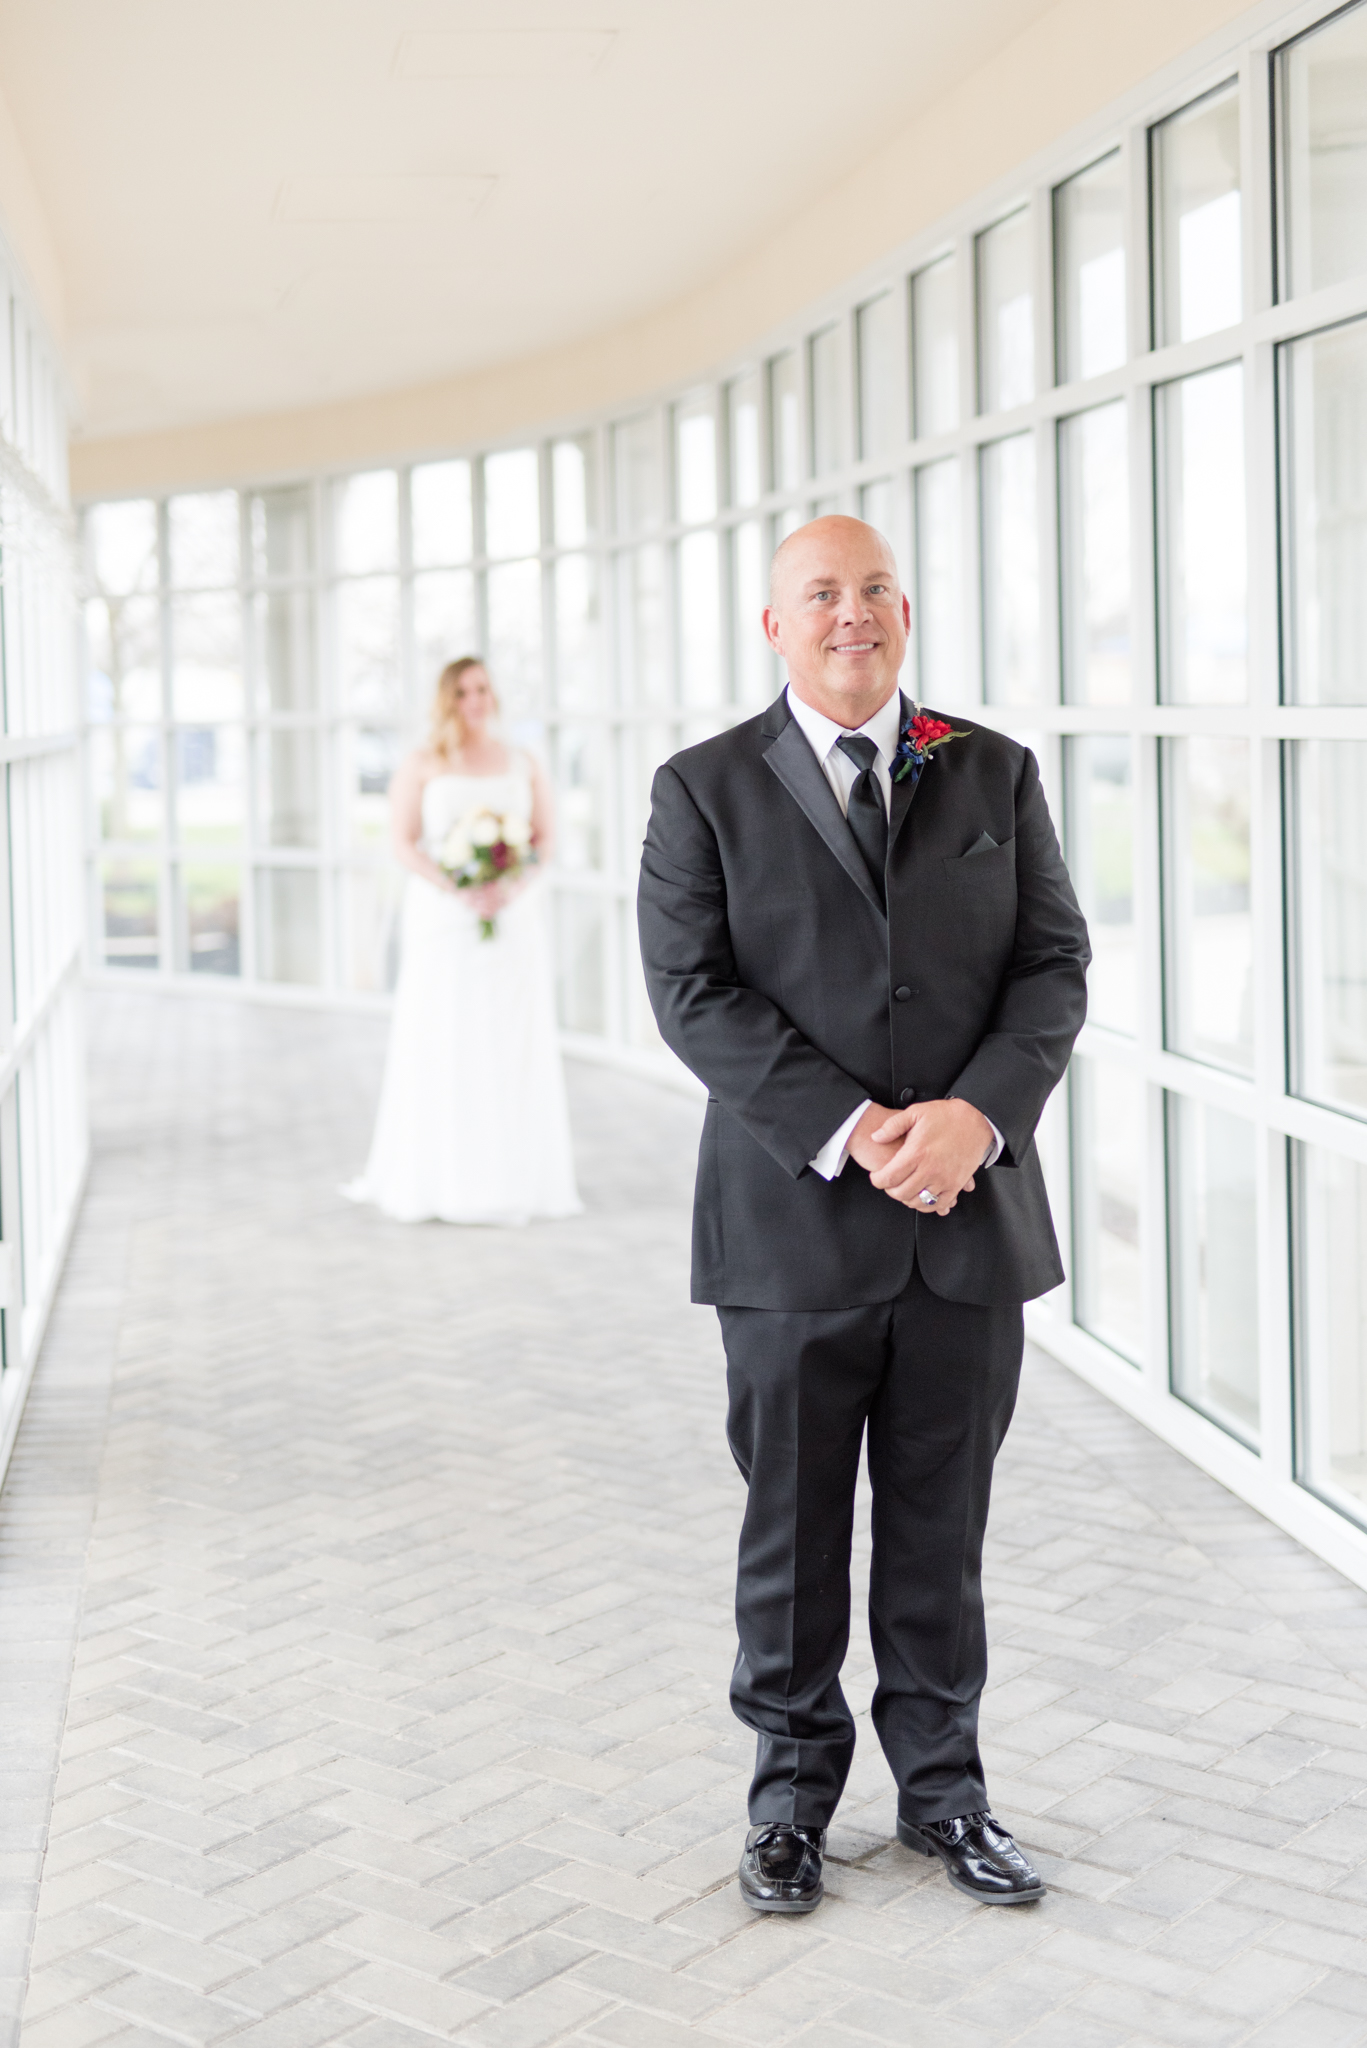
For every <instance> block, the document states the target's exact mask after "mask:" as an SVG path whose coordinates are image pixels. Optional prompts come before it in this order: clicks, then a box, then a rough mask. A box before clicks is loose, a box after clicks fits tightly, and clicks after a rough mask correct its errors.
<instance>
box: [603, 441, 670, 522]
mask: <svg viewBox="0 0 1367 2048" xmlns="http://www.w3.org/2000/svg"><path fill="white" fill-rule="evenodd" d="M612 467H613V482H614V488H615V491H616V499H617V531H618V532H619V533H634V532H638V531H639V530H640V529H641V528H642V527H649V526H658V525H659V523H660V518H661V514H662V512H663V510H664V491H663V489H662V488H661V478H660V434H659V426H658V424H657V421H656V416H655V414H654V413H651V412H643V413H638V414H637V416H636V418H635V419H633V420H620V421H619V422H618V424H617V425H616V426H615V427H614V428H613V430H612Z"/></svg>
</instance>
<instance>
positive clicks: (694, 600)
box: [679, 533, 726, 704]
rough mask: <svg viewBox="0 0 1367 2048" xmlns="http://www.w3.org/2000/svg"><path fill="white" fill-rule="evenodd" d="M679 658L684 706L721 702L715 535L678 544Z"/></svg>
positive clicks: (697, 535)
mask: <svg viewBox="0 0 1367 2048" xmlns="http://www.w3.org/2000/svg"><path fill="white" fill-rule="evenodd" d="M679 658H680V681H681V683H682V693H683V701H684V703H685V704H716V703H719V702H720V701H721V700H722V698H723V697H724V696H725V694H726V692H725V688H724V686H723V681H722V661H721V578H720V575H719V573H718V563H717V536H716V534H715V533H690V534H688V535H686V536H685V538H684V539H683V540H681V541H680V542H679Z"/></svg>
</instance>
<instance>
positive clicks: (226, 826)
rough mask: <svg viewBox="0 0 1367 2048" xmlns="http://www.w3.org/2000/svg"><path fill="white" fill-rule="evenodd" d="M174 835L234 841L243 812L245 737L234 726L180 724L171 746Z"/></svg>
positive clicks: (184, 840)
mask: <svg viewBox="0 0 1367 2048" xmlns="http://www.w3.org/2000/svg"><path fill="white" fill-rule="evenodd" d="M172 758H173V761H174V765H175V780H176V837H177V838H178V840H179V841H180V843H181V845H182V846H191V845H193V844H194V842H195V841H197V840H217V841H222V842H224V843H227V844H232V843H235V842H236V841H238V840H240V839H241V837H242V832H243V825H244V818H245V812H246V790H245V771H246V737H245V735H244V733H243V731H242V728H241V727H240V726H234V725H198V726H195V725H192V726H181V727H180V728H179V730H178V731H177V732H176V734H175V745H174V751H173V756H172Z"/></svg>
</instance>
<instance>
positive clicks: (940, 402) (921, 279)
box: [911, 256, 959, 440]
mask: <svg viewBox="0 0 1367 2048" xmlns="http://www.w3.org/2000/svg"><path fill="white" fill-rule="evenodd" d="M958 289H959V286H958V276H957V272H956V270H955V264H954V258H953V257H952V256H942V257H941V258H940V260H939V262H938V263H930V264H927V266H926V268H925V269H924V270H918V271H917V273H916V275H915V277H913V279H912V280H911V357H912V367H913V374H914V392H915V414H916V433H917V436H918V438H919V439H922V440H924V439H925V437H926V436H927V435H929V434H947V433H948V432H949V431H950V430H951V428H953V427H957V426H958V424H959V308H958Z"/></svg>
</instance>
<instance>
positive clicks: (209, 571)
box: [166, 491, 238, 590]
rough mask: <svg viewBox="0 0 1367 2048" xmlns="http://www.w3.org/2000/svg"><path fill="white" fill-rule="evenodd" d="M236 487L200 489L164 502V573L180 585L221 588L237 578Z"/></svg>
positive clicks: (182, 586) (195, 587)
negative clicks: (165, 544) (165, 570)
mask: <svg viewBox="0 0 1367 2048" xmlns="http://www.w3.org/2000/svg"><path fill="white" fill-rule="evenodd" d="M237 522H238V509H237V492H236V491H201V492H198V493H196V494H195V495H194V496H192V497H184V498H171V499H169V500H168V501H167V506H166V541H167V562H168V573H169V576H170V580H171V582H172V583H174V584H177V585H179V586H180V587H181V588H187V587H188V588H191V589H200V590H203V589H211V590H212V589H221V588H222V587H223V586H224V585H225V584H234V583H236V582H237V573H238V531H237Z"/></svg>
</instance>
